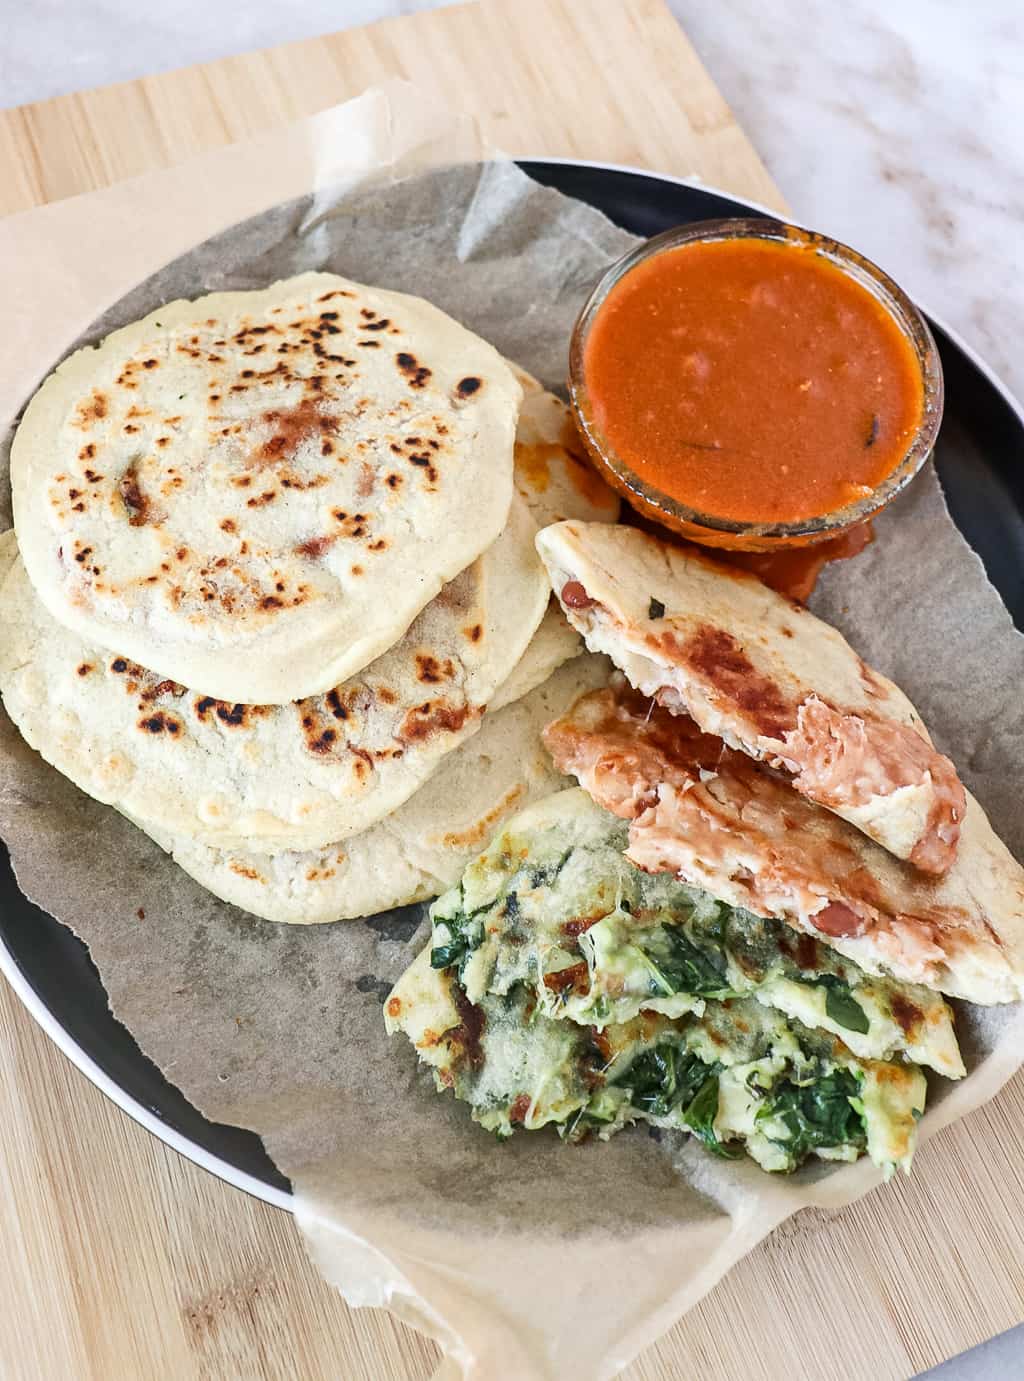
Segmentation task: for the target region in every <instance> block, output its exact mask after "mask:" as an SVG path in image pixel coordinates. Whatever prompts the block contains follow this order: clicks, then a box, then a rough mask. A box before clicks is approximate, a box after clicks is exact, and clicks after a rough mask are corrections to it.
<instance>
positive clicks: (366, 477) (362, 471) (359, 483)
mask: <svg viewBox="0 0 1024 1381" xmlns="http://www.w3.org/2000/svg"><path fill="white" fill-rule="evenodd" d="M376 483H377V476H376V475H375V474H374V470H373V466H372V465H369V464H367V462H366V461H365V460H364V461H363V463H362V465H360V467H359V478H358V479H357V480H356V498H357V499H368V498H369V497H370V495H371V494H372V493H373V491H374V488H375V486H376Z"/></svg>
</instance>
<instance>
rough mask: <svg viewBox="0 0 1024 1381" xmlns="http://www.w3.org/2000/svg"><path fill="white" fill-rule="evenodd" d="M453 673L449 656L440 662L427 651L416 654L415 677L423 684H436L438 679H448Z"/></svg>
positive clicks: (453, 668) (452, 665) (453, 669)
mask: <svg viewBox="0 0 1024 1381" xmlns="http://www.w3.org/2000/svg"><path fill="white" fill-rule="evenodd" d="M454 675H455V667H454V664H453V663H452V661H451V659H450V658H446V659H445V661H443V662H441V661H439V660H438V659H437V658H436V657H433V656H431V655H430V654H429V653H427V652H417V654H416V679H417V680H418V681H422V682H423V683H424V685H436V684H437V683H438V682H439V681H450V680H451V678H452V677H453V676H454Z"/></svg>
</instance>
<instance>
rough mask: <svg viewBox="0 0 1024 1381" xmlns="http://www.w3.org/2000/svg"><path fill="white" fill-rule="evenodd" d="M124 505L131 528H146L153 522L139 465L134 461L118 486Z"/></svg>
mask: <svg viewBox="0 0 1024 1381" xmlns="http://www.w3.org/2000/svg"><path fill="white" fill-rule="evenodd" d="M117 488H118V492H119V493H120V495H121V500H122V502H123V503H124V507H125V512H126V513H127V514H128V523H129V525H130V526H131V527H144V526H145V524H146V523H148V522H149V521H150V520H151V517H152V510H151V506H150V501H149V499H148V498H147V497H146V495H145V494H144V493H143V491H142V485H141V483H140V481H139V463H138V461H136V460H133V461H132V462H131V464H130V465H129V466H128V468H127V469H126V470H125V472H124V474H123V475H122V476H121V482H120V483H119V484H118V486H117Z"/></svg>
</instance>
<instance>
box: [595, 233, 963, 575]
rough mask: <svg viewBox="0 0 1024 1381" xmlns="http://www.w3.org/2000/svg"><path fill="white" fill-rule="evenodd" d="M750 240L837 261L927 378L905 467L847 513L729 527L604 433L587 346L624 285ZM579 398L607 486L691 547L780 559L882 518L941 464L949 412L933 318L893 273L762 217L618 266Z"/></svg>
mask: <svg viewBox="0 0 1024 1381" xmlns="http://www.w3.org/2000/svg"><path fill="white" fill-rule="evenodd" d="M745 238H754V239H761V240H775V241H781V242H784V243H790V244H800V245H804V246H807V247H808V248H810V249H812V250H813V251H814V253H816V254H820V255H822V256H824V257H825V258H827V259H828V260H829V261H830V262H831V263H832V264H833V265H835V266H836V267H837V268H839V269H841V270H842V272H843V273H845V274H847V275H848V276H849V277H850V278H852V279H854V280H855V281H856V282H857V283H858V284H859V285H860V286H861V287H863V288H865V289H867V291H868V292H870V293H871V294H872V296H873V297H874V298H875V299H876V300H877V301H878V302H880V303H881V304H882V305H883V306H884V307H885V308H886V310H887V311H888V312H889V314H890V315H891V316H892V317H893V319H894V320H895V321H896V323H897V325H898V326H899V329H900V331H901V332H902V334H903V336H904V337H905V339H906V340H907V341H908V342H909V344H910V346H911V348H912V350H913V353H914V356H915V358H916V359H917V362H918V366H919V368H920V371H921V381H922V387H923V393H924V401H923V408H922V413H921V421H920V424H919V426H918V429H917V432H916V433H915V435H914V437H913V438H912V440H911V442H910V445H909V446H908V447H907V450H906V451H905V453H904V455H903V457H902V459H901V460H900V461H899V462H898V463H897V464H896V466H895V468H894V469H893V470H892V471H891V472H890V473H889V474H888V475H887V476H886V478H885V479H884V480H882V481H881V483H879V484H878V485H877V486H876V487H875V488H874V489H873V490H872V491H871V493H870V494H867V495H864V496H862V497H860V498H858V499H857V500H855V501H854V502H852V503H849V504H847V505H845V506H844V507H842V508H837V509H833V510H831V511H830V512H828V513H822V514H820V515H819V516H817V517H811V518H801V519H799V520H798V521H796V522H784V523H783V522H780V523H752V522H746V521H741V520H737V519H735V518H723V517H719V516H718V515H716V514H714V513H703V512H700V511H698V510H696V509H692V508H688V507H687V506H686V505H685V504H682V503H680V502H679V501H678V500H676V499H674V498H672V496H671V495H669V494H666V493H664V492H663V491H662V490H660V489H657V488H654V487H653V486H651V485H650V484H648V483H647V482H646V481H645V480H643V479H641V478H640V477H639V475H637V474H636V472H635V471H634V470H633V469H632V468H631V467H630V466H629V465H628V464H627V463H626V462H625V461H624V460H623V459H622V457H621V456H620V455H618V454H617V452H616V451H615V448H614V447H613V446H612V445H611V443H610V442H609V440H608V438H607V437H606V436H605V434H604V433H603V431H602V429H601V427H600V426H599V425H598V423H597V421H596V418H595V416H594V412H593V410H592V408H591V406H590V402H589V400H588V397H587V386H586V379H585V375H584V368H583V359H584V350H585V347H586V343H587V337H588V335H589V332H590V328H591V326H592V325H593V323H594V321H595V320H596V318H597V316H598V314H599V313H600V311H601V308H602V306H603V304H604V301H605V298H606V297H607V296H608V294H609V292H610V291H611V290H612V289H613V288H614V287H615V285H616V284H617V283H618V282H619V281H620V280H621V279H622V278H624V277H625V276H626V274H628V273H629V272H630V270H631V269H634V268H635V267H636V266H637V265H638V264H640V263H642V262H644V261H645V260H647V259H650V258H653V257H654V256H655V255H657V254H662V253H664V252H665V251H666V250H671V249H679V248H680V247H682V246H685V245H690V244H695V243H698V242H706V241H712V240H728V239H745ZM569 393H570V396H571V400H572V406H573V410H574V412H575V414H576V421H577V424H578V426H579V429H580V432H581V434H582V436H583V440H584V443H585V444H586V447H587V450H588V451H589V453H590V455H591V457H592V459H593V460H594V463H595V464H596V466H597V468H598V470H599V471H600V473H601V475H602V476H603V477H604V479H605V480H607V482H608V483H609V484H610V485H611V486H612V487H613V488H614V489H616V490H617V491H618V492H619V493H620V494H621V495H622V496H623V497H624V498H625V499H626V500H627V501H628V502H629V503H630V504H631V506H632V507H633V508H635V509H637V510H638V511H639V512H640V513H642V514H644V516H645V517H647V518H650V519H652V520H653V521H655V522H657V523H661V524H663V525H664V526H665V527H667V528H669V529H671V530H672V531H673V532H676V533H679V534H680V535H681V536H683V537H686V538H688V539H689V540H691V541H694V542H700V543H703V544H704V545H705V546H712V547H727V548H732V549H735V550H742V551H772V550H775V549H778V548H784V547H802V546H809V545H811V544H812V543H817V542H825V541H831V540H832V539H834V538H836V537H838V536H840V534H842V533H844V532H846V531H848V530H849V529H850V528H853V527H856V526H857V525H858V524H860V523H864V522H866V521H867V520H868V519H870V518H872V517H874V516H875V515H877V514H878V513H879V512H880V511H881V510H882V509H883V508H884V507H885V506H886V505H887V504H889V503H891V502H892V500H893V499H894V498H895V497H896V495H897V494H898V493H899V492H900V490H901V489H903V488H904V486H905V485H907V484H909V482H910V481H911V480H912V479H913V478H914V476H915V475H916V474H917V472H918V471H919V470H920V469H921V467H922V465H924V463H925V462H926V461H927V460H928V459H929V457H930V456H931V454H932V449H933V447H934V445H935V438H936V435H937V434H938V430H939V424H940V422H941V421H942V404H943V385H942V364H941V362H940V360H939V352H938V350H937V348H936V345H935V341H934V339H933V338H932V333H931V331H929V329H928V324H927V322H926V321H925V319H924V317H923V316H922V315H921V313H920V312H919V311H918V309H917V308H916V307H915V306H914V304H913V303H912V302H911V301H910V299H909V298H908V297H907V295H906V293H904V292H903V290H902V288H900V287H899V286H898V284H896V283H894V282H893V280H892V279H891V278H890V277H889V276H888V274H885V273H883V272H882V270H881V269H880V268H878V266H877V265H876V264H873V263H871V261H870V260H869V259H865V258H864V256H863V255H862V254H858V253H857V251H856V250H854V249H850V248H849V246H847V245H844V244H840V243H839V241H838V240H832V239H829V238H828V237H827V236H825V235H820V234H818V233H816V232H815V231H812V230H803V229H801V228H800V227H799V226H795V225H789V224H787V223H786V222H784V221H772V220H761V219H756V218H753V217H751V218H742V219H730V220H714V221H696V222H694V223H692V224H689V225H685V226H680V227H678V228H677V229H675V230H666V231H665V232H664V233H663V234H661V235H656V236H655V237H654V238H653V239H651V240H648V241H646V242H645V243H644V244H642V245H638V246H637V248H636V249H633V250H630V252H629V253H628V254H625V255H623V257H622V258H621V259H618V260H616V262H615V263H614V264H612V265H611V267H610V268H609V269H608V270H607V271H606V272H605V274H604V276H603V277H602V278H601V280H600V282H599V283H598V284H597V286H596V287H595V288H594V291H593V292H592V293H591V295H590V297H589V298H588V300H587V302H586V304H585V306H584V308H583V310H582V311H581V313H580V315H579V317H578V319H577V321H576V326H575V328H574V330H573V334H572V341H571V344H570V347H569Z"/></svg>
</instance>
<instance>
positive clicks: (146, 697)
mask: <svg viewBox="0 0 1024 1381" xmlns="http://www.w3.org/2000/svg"><path fill="white" fill-rule="evenodd" d="M139 670H140V671H141V670H142V668H141V667H140V668H139ZM184 694H185V687H184V686H180V685H179V684H178V682H177V681H171V680H167V679H165V680H163V681H156V682H154V683H153V684H152V685H150V686H148V687H147V688H146V689H145V690H144V691H143V692H142V694H141V695H140V697H139V700H140V705H139V708H140V709H142V708H143V706H145V705H147V704H151V703H152V702H153V701H154V700H159V698H160V696H161V695H173V696H179V695H184Z"/></svg>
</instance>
